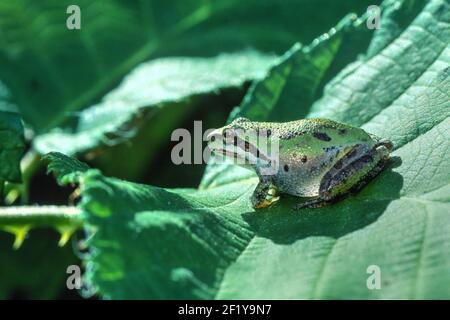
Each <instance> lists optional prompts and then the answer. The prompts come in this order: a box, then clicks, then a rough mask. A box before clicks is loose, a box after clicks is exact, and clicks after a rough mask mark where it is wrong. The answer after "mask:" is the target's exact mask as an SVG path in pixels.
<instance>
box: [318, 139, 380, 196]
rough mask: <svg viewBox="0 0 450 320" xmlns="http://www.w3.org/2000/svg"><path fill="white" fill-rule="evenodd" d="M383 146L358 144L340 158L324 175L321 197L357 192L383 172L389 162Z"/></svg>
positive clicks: (320, 188) (320, 189) (320, 190)
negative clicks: (375, 146) (372, 146)
mask: <svg viewBox="0 0 450 320" xmlns="http://www.w3.org/2000/svg"><path fill="white" fill-rule="evenodd" d="M387 159H388V157H387V155H386V152H385V150H384V149H383V147H381V149H380V147H377V148H373V149H371V150H367V149H365V146H362V145H357V146H355V147H353V148H352V150H351V151H349V152H348V153H347V155H346V156H345V157H344V158H342V159H341V160H339V161H338V162H337V163H336V164H335V165H334V166H333V168H331V169H330V170H329V171H328V172H327V173H326V174H325V176H324V177H323V179H322V181H321V184H320V187H319V197H320V198H321V199H323V200H325V201H335V200H336V199H338V198H340V197H342V196H343V195H346V194H348V193H350V192H357V191H359V190H360V189H361V188H362V187H364V186H365V185H366V184H367V183H368V182H369V181H370V180H371V179H373V178H374V177H375V176H376V175H377V174H378V173H380V172H381V170H382V169H383V167H384V165H385V164H386V162H387Z"/></svg>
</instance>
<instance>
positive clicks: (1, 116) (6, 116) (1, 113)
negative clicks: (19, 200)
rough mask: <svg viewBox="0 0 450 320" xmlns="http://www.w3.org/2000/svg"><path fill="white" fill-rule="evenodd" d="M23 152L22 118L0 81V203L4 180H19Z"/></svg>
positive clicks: (20, 177)
mask: <svg viewBox="0 0 450 320" xmlns="http://www.w3.org/2000/svg"><path fill="white" fill-rule="evenodd" d="M24 152H25V139H24V133H23V125H22V119H21V118H20V115H19V114H18V113H17V112H16V106H15V105H14V104H13V103H12V101H11V96H10V92H9V90H8V89H7V88H6V86H5V85H4V84H3V82H1V81H0V203H1V202H2V201H3V191H2V190H3V184H4V182H5V181H10V182H21V179H22V175H21V172H20V160H21V159H22V155H23V153H24Z"/></svg>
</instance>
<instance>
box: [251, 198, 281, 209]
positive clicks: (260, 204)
mask: <svg viewBox="0 0 450 320" xmlns="http://www.w3.org/2000/svg"><path fill="white" fill-rule="evenodd" d="M279 199H280V197H268V198H266V199H262V200H259V201H254V200H253V199H252V205H253V208H255V209H262V208H267V207H268V206H270V205H271V204H272V203H274V202H277V201H278V200H279Z"/></svg>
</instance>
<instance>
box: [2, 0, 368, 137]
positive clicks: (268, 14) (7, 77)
mask: <svg viewBox="0 0 450 320" xmlns="http://www.w3.org/2000/svg"><path fill="white" fill-rule="evenodd" d="M71 4H73V2H72V1H68V0H62V1H54V0H44V1H39V2H36V1H28V0H6V1H2V5H1V6H0V17H1V19H0V30H2V33H1V34H0V61H2V63H0V72H1V74H2V76H4V81H5V82H6V83H7V85H9V86H10V87H11V90H12V91H13V94H14V96H15V97H16V99H17V101H18V105H19V108H20V111H21V113H22V115H23V118H24V119H25V120H26V121H27V122H28V123H30V124H31V125H32V126H33V127H34V128H35V129H36V130H37V131H39V132H45V131H47V130H49V129H51V128H54V127H56V126H58V125H60V124H61V123H63V122H64V121H65V120H66V119H67V117H68V116H69V117H70V115H71V113H72V112H74V111H78V110H81V109H84V108H86V107H88V106H89V104H91V103H93V102H94V101H95V100H96V99H99V98H101V97H102V95H104V94H105V93H107V91H108V90H109V89H111V87H112V86H114V85H116V84H117V82H118V81H120V79H121V78H122V77H123V76H125V75H126V74H127V73H128V72H129V71H130V70H132V69H133V68H134V67H135V66H137V65H138V64H139V63H141V62H143V61H146V60H149V59H152V58H155V57H161V56H175V55H180V54H182V55H185V56H214V55H217V54H219V53H222V52H233V51H237V50H242V49H245V48H248V47H252V48H255V49H258V50H261V51H264V52H272V51H276V52H283V51H284V50H286V48H288V47H289V46H290V45H292V43H294V42H296V41H310V40H311V39H312V38H313V37H315V36H316V35H317V34H320V33H322V32H324V31H325V30H326V28H327V27H326V26H327V25H329V24H332V23H334V22H335V21H337V20H338V19H339V18H340V17H342V16H343V15H344V14H346V13H347V12H350V11H362V10H365V8H366V7H367V6H368V5H369V4H371V2H370V1H361V0H359V1H345V3H338V2H337V1H330V0H316V1H309V0H299V1H278V0H269V1H264V2H261V1H258V0H248V1H237V0H216V1H197V0H184V1H176V0H169V1H168V0H164V1H163V0H143V1H119V0H111V1H97V2H92V1H90V0H81V1H78V2H77V5H78V6H79V7H80V8H81V13H82V24H81V30H75V31H68V30H67V29H66V28H65V24H66V18H67V15H66V14H65V13H66V8H67V7H68V6H69V5H71ZM321 7H326V8H327V10H326V11H324V12H323V13H322V14H319V15H318V14H315V12H316V10H317V8H321ZM310 22H311V23H310ZM36 110H39V112H36Z"/></svg>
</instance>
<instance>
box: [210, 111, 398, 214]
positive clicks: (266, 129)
mask: <svg viewBox="0 0 450 320" xmlns="http://www.w3.org/2000/svg"><path fill="white" fill-rule="evenodd" d="M248 132H256V135H257V136H258V137H265V138H266V139H267V141H269V142H273V141H277V144H276V145H277V151H278V152H277V153H275V152H273V151H274V150H272V154H269V152H268V150H269V149H270V148H267V147H265V148H263V147H262V145H260V144H259V142H258V141H260V140H261V139H250V138H248V137H249V136H250V137H251V136H252V135H249V134H246V133H248ZM206 138H207V140H208V147H209V148H210V150H211V152H212V154H214V155H216V156H217V155H221V156H223V157H225V158H226V159H232V160H234V161H236V159H240V160H241V161H240V163H238V164H239V165H241V166H244V167H246V168H248V169H251V170H253V171H254V172H256V175H257V176H258V178H259V182H258V184H257V185H256V188H255V190H254V192H253V194H252V196H251V197H250V201H251V204H252V207H253V208H254V209H262V208H266V207H269V206H271V205H272V204H273V203H275V202H278V201H279V199H280V196H282V195H283V194H287V195H290V196H294V197H298V198H299V199H300V201H299V202H298V203H297V204H296V205H295V207H294V208H295V209H302V208H318V207H322V206H325V205H329V204H332V203H334V202H336V201H338V200H339V199H341V198H343V197H345V196H347V195H348V194H351V193H355V192H357V191H359V190H360V189H361V188H363V187H364V186H365V185H366V184H367V183H368V182H369V181H371V180H372V179H373V178H374V177H375V176H377V175H378V174H379V173H380V172H381V171H382V170H383V168H384V167H385V165H386V163H387V162H388V160H389V157H390V153H391V151H392V149H393V143H392V142H391V141H390V140H388V139H384V138H381V137H378V136H376V135H374V134H371V133H368V132H366V131H365V130H363V129H362V128H359V127H356V126H352V125H349V124H345V123H340V122H337V121H334V120H330V119H323V118H307V119H300V120H294V121H289V122H258V121H251V120H249V119H247V118H245V117H238V118H236V119H235V120H233V121H232V122H231V123H229V124H227V125H225V126H223V127H221V128H218V129H215V130H213V131H211V132H210V133H209V134H208V135H207V137H206ZM267 141H266V143H267ZM274 145H275V144H274ZM272 149H274V148H272ZM273 154H276V157H275V156H273ZM268 166H270V167H274V168H275V169H276V170H273V172H270V173H268V170H267V167H268Z"/></svg>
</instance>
